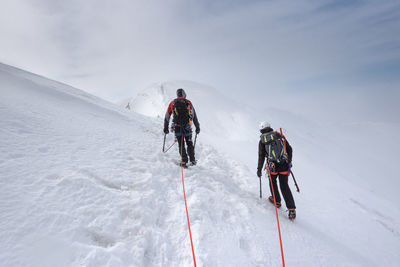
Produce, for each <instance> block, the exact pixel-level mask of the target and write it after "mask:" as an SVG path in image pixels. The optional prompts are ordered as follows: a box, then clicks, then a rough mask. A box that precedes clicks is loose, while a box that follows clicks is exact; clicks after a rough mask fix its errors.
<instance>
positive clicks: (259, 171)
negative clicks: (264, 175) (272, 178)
mask: <svg viewBox="0 0 400 267" xmlns="http://www.w3.org/2000/svg"><path fill="white" fill-rule="evenodd" d="M257 176H258V177H260V178H261V170H257Z"/></svg>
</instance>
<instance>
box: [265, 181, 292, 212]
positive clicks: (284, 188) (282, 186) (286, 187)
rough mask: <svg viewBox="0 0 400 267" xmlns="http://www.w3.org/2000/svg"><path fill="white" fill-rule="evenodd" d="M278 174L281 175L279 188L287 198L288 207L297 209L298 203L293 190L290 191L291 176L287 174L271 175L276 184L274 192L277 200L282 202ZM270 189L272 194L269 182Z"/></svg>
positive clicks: (273, 182)
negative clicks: (295, 200) (295, 201)
mask: <svg viewBox="0 0 400 267" xmlns="http://www.w3.org/2000/svg"><path fill="white" fill-rule="evenodd" d="M278 176H279V188H280V189H281V192H282V195H283V198H284V199H285V203H286V207H287V208H288V209H295V208H296V205H295V203H294V199H293V195H292V191H290V188H289V184H288V179H289V177H288V175H286V174H276V175H271V179H272V184H273V185H274V193H275V200H276V202H281V195H280V194H279V190H278V185H277V181H276V180H277V179H278ZM269 189H270V191H271V195H272V188H271V183H269Z"/></svg>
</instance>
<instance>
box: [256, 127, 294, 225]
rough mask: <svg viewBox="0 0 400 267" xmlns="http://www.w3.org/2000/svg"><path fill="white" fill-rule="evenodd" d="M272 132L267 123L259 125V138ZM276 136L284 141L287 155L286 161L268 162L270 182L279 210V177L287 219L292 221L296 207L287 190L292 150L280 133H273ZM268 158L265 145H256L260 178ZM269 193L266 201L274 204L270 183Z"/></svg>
mask: <svg viewBox="0 0 400 267" xmlns="http://www.w3.org/2000/svg"><path fill="white" fill-rule="evenodd" d="M273 131H274V130H273V129H272V128H271V125H270V124H269V123H267V122H262V123H260V132H261V134H262V135H261V137H263V135H264V134H267V133H270V132H273ZM275 133H276V134H278V135H279V136H280V137H282V138H283V139H285V142H284V143H285V144H286V154H287V160H284V161H282V162H279V163H278V162H272V161H271V162H268V161H267V162H268V163H269V166H267V168H269V171H270V175H271V180H272V184H273V188H274V193H275V200H276V204H277V207H278V208H279V207H280V206H281V196H280V194H279V191H278V186H277V181H276V180H277V178H278V177H279V188H280V189H281V192H282V195H283V198H284V199H285V203H286V207H287V209H288V210H289V219H294V218H296V205H295V203H294V199H293V195H292V191H291V190H290V188H289V184H288V178H289V174H290V168H291V166H292V156H293V149H292V147H291V146H290V144H289V142H288V141H287V140H286V138H285V137H284V136H282V135H281V134H280V133H278V132H275ZM267 156H268V152H267V151H266V147H265V143H264V142H263V141H262V140H261V138H260V142H259V143H258V167H257V176H258V177H261V172H262V168H263V166H264V162H265V158H266V157H267ZM268 184H269V187H270V191H271V196H270V197H269V198H268V200H269V201H270V202H272V203H274V198H273V196H272V195H273V194H272V188H271V183H268Z"/></svg>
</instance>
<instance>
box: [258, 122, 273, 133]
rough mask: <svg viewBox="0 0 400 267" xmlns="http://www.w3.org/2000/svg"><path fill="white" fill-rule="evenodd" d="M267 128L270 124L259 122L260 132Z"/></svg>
mask: <svg viewBox="0 0 400 267" xmlns="http://www.w3.org/2000/svg"><path fill="white" fill-rule="evenodd" d="M268 127H269V128H271V124H269V122H266V121H262V122H260V125H259V128H260V131H261V130H263V129H265V128H268Z"/></svg>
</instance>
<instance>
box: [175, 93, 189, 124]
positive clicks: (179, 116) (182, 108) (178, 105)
mask: <svg viewBox="0 0 400 267" xmlns="http://www.w3.org/2000/svg"><path fill="white" fill-rule="evenodd" d="M172 112H173V113H174V118H173V122H174V123H175V124H176V125H180V126H185V125H186V124H188V123H189V119H190V114H189V103H188V101H187V100H186V99H185V98H177V99H175V100H174V104H173V106H172Z"/></svg>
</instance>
